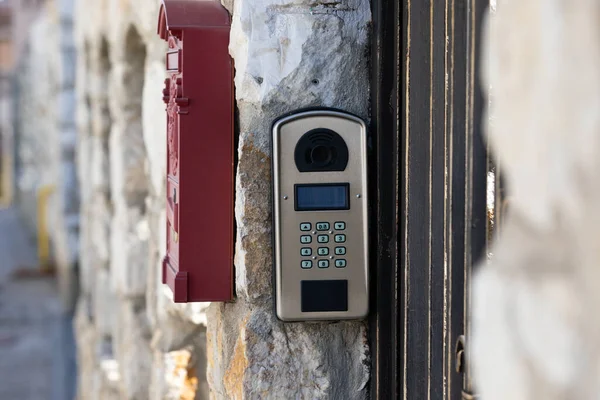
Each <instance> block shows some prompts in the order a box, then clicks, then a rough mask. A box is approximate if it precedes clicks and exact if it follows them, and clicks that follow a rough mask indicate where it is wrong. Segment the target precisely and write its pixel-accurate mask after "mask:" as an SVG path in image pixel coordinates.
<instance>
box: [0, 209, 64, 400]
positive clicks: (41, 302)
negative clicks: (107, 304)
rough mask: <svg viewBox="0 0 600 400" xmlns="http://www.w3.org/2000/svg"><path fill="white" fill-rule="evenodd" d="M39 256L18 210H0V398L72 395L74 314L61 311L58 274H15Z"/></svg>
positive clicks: (51, 399)
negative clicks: (72, 329) (19, 275)
mask: <svg viewBox="0 0 600 400" xmlns="http://www.w3.org/2000/svg"><path fill="white" fill-rule="evenodd" d="M36 258H37V257H36V246H35V243H34V241H33V239H32V236H31V235H29V234H28V233H27V232H26V230H25V228H24V225H23V224H22V222H21V221H20V219H19V216H18V214H17V211H16V210H15V209H10V208H9V209H0V399H2V400H13V399H14V400H17V399H19V400H71V399H73V398H74V395H73V393H74V383H75V371H76V369H75V366H74V353H75V350H74V345H73V343H74V341H73V338H72V333H71V316H70V315H68V314H66V313H65V312H63V309H62V305H61V302H60V299H59V296H58V293H57V289H56V284H55V282H54V279H52V278H47V277H46V278H44V277H39V276H35V275H31V276H21V277H17V276H15V275H14V272H15V271H17V270H23V269H26V270H32V271H34V270H35V269H36V268H37V259H36Z"/></svg>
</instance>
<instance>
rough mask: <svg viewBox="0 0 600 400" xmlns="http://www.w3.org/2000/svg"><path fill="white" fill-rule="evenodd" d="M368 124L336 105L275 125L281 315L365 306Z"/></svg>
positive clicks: (334, 314) (338, 313)
mask: <svg viewBox="0 0 600 400" xmlns="http://www.w3.org/2000/svg"><path fill="white" fill-rule="evenodd" d="M366 154H367V131H366V126H365V124H364V122H363V121H362V120H361V119H359V118H357V117H355V116H353V115H349V114H346V113H343V112H339V111H330V110H315V111H304V112H299V113H296V114H293V115H289V116H287V117H284V118H281V119H279V120H278V121H276V122H275V124H274V125H273V195H274V199H273V208H274V209H273V221H274V227H273V229H274V256H275V260H274V266H275V268H274V269H275V270H274V274H275V304H276V312H277V316H278V318H279V319H281V320H283V321H305V320H337V319H356V318H363V317H365V316H366V315H367V313H368V299H369V274H368V258H369V257H368V224H367V222H368V221H367V217H368V208H367V207H368V196H367V194H368V193H367V157H366Z"/></svg>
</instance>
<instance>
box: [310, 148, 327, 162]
mask: <svg viewBox="0 0 600 400" xmlns="http://www.w3.org/2000/svg"><path fill="white" fill-rule="evenodd" d="M310 158H311V160H312V162H313V163H314V164H319V165H327V164H328V163H329V162H330V161H331V150H330V149H329V148H328V147H325V146H315V147H313V149H312V150H311V152H310Z"/></svg>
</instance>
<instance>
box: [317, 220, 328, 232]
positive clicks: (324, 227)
mask: <svg viewBox="0 0 600 400" xmlns="http://www.w3.org/2000/svg"><path fill="white" fill-rule="evenodd" d="M317 230H318V231H328V230H329V222H317Z"/></svg>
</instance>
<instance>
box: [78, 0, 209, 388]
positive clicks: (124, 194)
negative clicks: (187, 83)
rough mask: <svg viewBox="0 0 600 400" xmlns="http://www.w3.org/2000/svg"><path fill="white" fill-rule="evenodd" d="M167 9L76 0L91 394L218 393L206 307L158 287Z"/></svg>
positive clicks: (83, 324) (82, 348)
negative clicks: (211, 383)
mask: <svg viewBox="0 0 600 400" xmlns="http://www.w3.org/2000/svg"><path fill="white" fill-rule="evenodd" d="M158 9H159V2H157V1H153V0H145V1H134V0H129V1H118V0H107V1H94V2H91V1H78V2H77V4H76V12H75V21H76V27H75V40H76V43H77V47H78V49H79V57H78V63H77V71H78V75H77V76H78V79H77V103H78V112H77V121H78V131H79V141H78V172H79V183H80V186H81V197H82V202H81V204H82V206H81V221H82V223H81V235H80V241H81V244H80V246H81V257H80V261H81V265H80V270H81V280H80V281H81V296H80V299H79V303H78V308H77V317H76V335H77V340H78V345H79V363H80V364H79V370H80V383H79V396H80V398H81V399H88V398H89V399H93V398H97V399H103V400H104V399H111V398H115V399H203V398H208V394H207V393H208V388H207V385H206V378H205V375H206V372H205V371H206V367H205V366H206V352H205V347H206V344H205V343H206V339H205V337H206V335H205V331H206V329H205V326H206V317H205V314H204V312H203V309H204V308H205V305H202V304H194V305H175V304H174V303H173V302H172V301H171V299H170V298H169V293H168V291H167V290H166V289H165V288H164V287H163V285H162V283H161V281H160V271H161V268H160V261H161V260H162V256H163V255H164V249H165V238H164V231H165V229H164V226H165V214H164V207H165V203H164V201H163V199H164V198H165V186H164V176H165V175H164V174H165V165H164V163H165V159H166V154H165V151H166V150H165V144H166V137H165V131H164V127H165V112H164V104H163V103H162V95H161V90H162V87H163V81H164V79H165V77H166V75H165V66H164V54H165V50H166V44H165V43H164V42H163V41H162V40H161V39H160V38H159V37H158V35H157V34H156V23H157V20H158Z"/></svg>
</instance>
